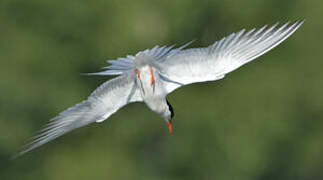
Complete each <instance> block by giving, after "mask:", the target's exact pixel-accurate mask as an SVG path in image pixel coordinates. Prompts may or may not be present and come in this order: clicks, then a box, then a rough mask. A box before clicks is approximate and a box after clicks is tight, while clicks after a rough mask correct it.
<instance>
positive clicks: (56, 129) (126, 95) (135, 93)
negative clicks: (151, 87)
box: [17, 75, 142, 156]
mask: <svg viewBox="0 0 323 180" xmlns="http://www.w3.org/2000/svg"><path fill="white" fill-rule="evenodd" d="M135 101H142V98H141V95H140V92H139V89H138V88H137V86H136V84H135V81H134V80H133V78H132V77H130V76H125V75H123V76H119V77H116V78H114V79H112V80H109V81H107V82H105V83H103V84H102V85H101V86H99V87H98V88H97V89H96V90H95V91H93V93H92V94H91V95H90V96H89V97H88V99H87V100H84V101H82V102H81V103H79V104H76V105H75V106H73V107H70V108H68V109H67V110H65V111H63V112H61V113H60V114H59V115H58V116H56V117H54V118H53V119H51V120H50V121H49V123H47V124H46V125H45V127H44V128H43V129H42V130H40V131H39V132H38V135H36V136H34V137H33V138H31V139H30V141H29V143H28V144H26V145H25V146H24V147H23V150H22V151H20V152H19V153H18V154H17V156H20V155H23V154H24V153H26V152H28V151H31V150H33V149H35V148H37V147H39V146H41V145H43V144H45V143H47V142H49V141H51V140H54V139H56V138H57V137H59V136H62V135H63V134H65V133H67V132H70V131H72V130H74V129H76V128H79V127H82V126H85V125H87V124H90V123H93V122H102V121H104V120H105V119H106V118H108V117H109V116H111V115H112V114H113V113H115V112H116V111H117V110H118V109H119V108H121V107H123V106H124V105H126V104H128V103H131V102H135Z"/></svg>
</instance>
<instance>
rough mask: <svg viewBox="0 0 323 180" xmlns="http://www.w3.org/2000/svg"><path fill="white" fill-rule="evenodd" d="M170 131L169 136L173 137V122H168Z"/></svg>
mask: <svg viewBox="0 0 323 180" xmlns="http://www.w3.org/2000/svg"><path fill="white" fill-rule="evenodd" d="M168 129H169V134H170V135H173V127H172V120H168Z"/></svg>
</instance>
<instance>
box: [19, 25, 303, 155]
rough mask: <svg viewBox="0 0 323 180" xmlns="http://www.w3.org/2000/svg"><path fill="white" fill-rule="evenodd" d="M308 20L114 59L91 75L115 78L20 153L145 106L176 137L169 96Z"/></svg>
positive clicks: (220, 72) (217, 74)
mask: <svg viewBox="0 0 323 180" xmlns="http://www.w3.org/2000/svg"><path fill="white" fill-rule="evenodd" d="M303 22H304V20H300V21H296V22H294V23H290V22H287V23H285V24H283V25H280V26H279V23H276V24H274V25H272V26H270V27H268V26H267V25H265V26H263V27H262V28H260V29H258V30H256V29H251V30H249V31H246V30H245V29H243V30H241V31H239V32H237V33H232V34H230V35H229V36H227V37H224V38H222V39H220V40H219V41H216V42H215V43H213V44H211V45H210V46H208V47H204V48H191V49H184V48H185V47H187V46H188V45H189V44H190V43H187V44H185V45H183V46H181V47H179V48H174V46H169V47H167V46H162V47H160V46H155V47H153V48H152V49H147V50H144V51H140V52H138V53H137V54H136V55H134V56H132V55H128V56H126V57H124V58H117V59H116V60H108V61H107V62H108V63H110V64H111V65H110V66H108V67H105V68H104V69H106V70H104V71H103V72H97V73H88V75H104V76H105V75H114V76H115V75H117V77H116V78H114V79H111V80H108V81H107V82H105V83H103V84H102V85H100V86H99V87H98V88H97V89H96V90H94V92H92V94H91V95H90V96H89V97H88V98H87V99H86V100H84V101H82V102H81V103H79V104H76V105H75V106H73V107H70V108H68V109H67V110H65V111H63V112H61V113H60V114H59V115H58V116H56V117H54V118H53V119H51V120H50V121H49V122H48V123H47V124H46V125H45V127H44V128H43V129H42V130H41V131H40V132H39V133H38V135H36V136H35V137H33V138H32V139H31V140H30V141H29V143H27V144H26V145H25V146H24V148H23V149H22V150H21V151H20V152H19V153H18V154H17V156H20V155H22V154H24V153H26V152H28V151H30V150H32V149H35V148H37V147H39V146H41V145H43V144H45V143H47V142H49V141H51V140H53V139H55V138H57V137H59V136H62V135H63V134H65V133H67V132H70V131H72V130H74V129H76V128H79V127H82V126H85V125H88V124H90V123H93V122H102V121H104V120H106V119H107V118H108V117H110V116H111V115H112V114H113V113H115V112H117V111H118V109H120V108H121V107H123V106H125V105H127V104H129V103H132V102H144V103H145V104H146V105H147V106H148V107H149V108H150V109H151V110H152V111H154V112H155V113H157V114H158V115H160V116H161V117H162V118H163V119H164V120H165V121H166V122H167V123H168V127H169V132H170V133H172V131H173V129H172V118H173V117H174V110H173V108H172V106H171V105H170V103H169V102H168V101H167V98H166V97H167V95H168V94H169V93H171V92H172V91H174V90H175V89H177V88H179V87H181V86H183V85H187V84H191V83H197V82H205V81H216V80H219V79H222V78H223V77H224V76H225V75H226V74H227V73H229V72H231V71H233V70H235V69H237V68H239V67H240V66H242V65H244V64H246V63H248V62H250V61H252V60H254V59H256V58H257V57H259V56H261V55H263V54H264V53H266V52H268V51H269V50H271V49H272V48H274V47H276V46H277V45H278V44H280V43H281V42H282V41H284V40H285V39H286V38H288V37H289V36H290V35H292V34H293V33H294V32H295V31H296V30H297V29H298V28H299V27H300V26H301V25H302V24H303Z"/></svg>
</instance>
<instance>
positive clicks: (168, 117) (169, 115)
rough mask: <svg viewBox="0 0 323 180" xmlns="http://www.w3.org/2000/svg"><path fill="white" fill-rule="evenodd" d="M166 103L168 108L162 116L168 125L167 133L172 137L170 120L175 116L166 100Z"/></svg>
mask: <svg viewBox="0 0 323 180" xmlns="http://www.w3.org/2000/svg"><path fill="white" fill-rule="evenodd" d="M166 102H167V106H168V107H167V110H166V112H165V114H164V119H165V120H166V122H167V123H168V128H169V133H170V134H171V135H172V134H173V127H172V120H173V117H174V115H175V114H174V109H173V107H172V105H171V104H170V103H169V102H168V100H167V99H166Z"/></svg>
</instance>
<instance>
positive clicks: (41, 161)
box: [0, 0, 323, 180]
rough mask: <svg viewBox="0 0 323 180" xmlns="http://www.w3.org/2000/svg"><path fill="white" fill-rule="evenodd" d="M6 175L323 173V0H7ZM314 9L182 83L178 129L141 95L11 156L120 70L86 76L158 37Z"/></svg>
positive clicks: (167, 40)
mask: <svg viewBox="0 0 323 180" xmlns="http://www.w3.org/2000/svg"><path fill="white" fill-rule="evenodd" d="M0 5H1V6H0V132H1V133H0V179H1V180H7V179H13V180H17V179H28V180H36V179H49V180H52V179H53V180H54V179H55V180H56V179H79V180H83V179H152V180H161V179H170V180H177V179H239V180H250V179H259V180H272V179H282V180H283V179H284V180H286V179H293V180H294V179H306V180H308V179H313V180H314V179H323V121H322V120H323V111H322V110H323V96H322V91H323V81H322V78H323V71H322V67H323V60H322V42H323V36H322V31H323V21H322V9H323V1H321V0H311V1H306V0H284V1H282V0H271V1H263V0H259V1H256V0H244V1H233V0H215V1H211V0H209V1H206V0H200V1H188V0H173V1H151V0H145V1H133V0H120V1H119V0H111V1H108V0H96V1H89V0H70V1H65V0H56V1H54V0H52V1H49V0H47V1H45V0H28V1H27V0H1V1H0ZM303 18H305V19H306V22H305V24H304V25H303V26H302V27H301V28H300V29H299V30H298V31H297V32H296V33H295V34H294V35H292V36H291V37H290V38H289V39H288V40H286V41H285V42H284V43H282V44H281V45H280V46H279V47H277V48H275V49H274V50H272V51H270V52H269V53H267V54H265V55H264V56H262V57H260V58H259V59H258V60H257V61H254V62H252V63H250V64H247V65H246V66H243V67H242V68H240V69H238V70H236V71H234V72H233V73H231V74H229V75H228V76H226V78H224V79H222V80H220V81H217V82H211V83H204V84H203V83H201V84H193V85H190V86H186V87H183V88H180V89H178V90H176V91H175V92H173V93H172V94H171V95H170V96H169V101H170V102H171V104H172V105H173V107H174V108H175V114H176V115H175V119H174V128H175V129H174V136H170V135H169V134H168V128H167V125H166V123H165V122H164V120H163V119H161V118H160V117H159V116H158V115H156V114H154V113H153V112H151V111H150V110H148V108H147V107H146V106H145V105H144V104H143V103H134V104H131V105H128V106H127V107H126V108H123V109H121V110H120V111H119V112H118V113H116V114H114V115H113V116H111V117H110V118H109V119H108V120H106V121H105V122H104V123H101V124H96V123H94V124H91V125H89V126H87V127H83V128H80V129H77V130H75V131H73V132H71V133H69V134H67V135H65V136H63V137H61V138H58V139H57V140H55V141H52V142H50V143H48V144H46V145H44V146H42V147H41V148H38V149H36V150H34V151H32V152H30V153H28V154H26V155H24V156H22V157H21V158H18V159H16V160H14V161H10V160H9V158H10V156H12V155H13V154H14V153H15V152H17V151H18V150H19V148H20V147H21V145H22V144H23V143H24V142H25V141H26V140H27V139H28V138H30V137H31V136H32V135H33V134H34V133H35V132H36V131H37V130H39V129H40V128H41V127H42V125H44V124H45V123H46V122H47V121H48V120H49V119H50V118H52V117H54V116H56V115H57V114H58V113H59V112H60V111H62V110H64V109H66V108H67V107H69V106H72V105H74V104H75V103H78V102H80V101H81V100H83V99H85V98H86V97H87V96H88V95H89V94H90V93H91V91H92V90H94V89H95V88H96V87H97V86H98V85H100V84H101V83H103V82H104V81H106V80H108V79H110V78H112V77H108V76H106V77H102V76H101V77H93V76H92V77H88V76H81V75H80V73H83V72H96V71H99V70H100V68H101V67H102V66H106V65H107V64H106V63H105V60H107V59H115V58H117V57H123V56H125V55H127V54H135V53H136V52H138V51H140V50H144V49H146V48H151V47H153V46H154V45H157V44H159V45H172V44H175V43H176V44H177V45H182V44H184V43H186V42H188V41H190V40H192V39H196V41H195V42H194V43H193V44H192V45H190V47H200V46H207V45H209V44H211V43H213V42H214V41H216V40H218V39H219V38H221V37H223V36H226V35H228V34H230V33H232V32H236V31H239V30H240V29H242V28H247V29H251V28H253V27H258V28H259V27H261V26H263V25H264V24H273V23H275V22H277V21H280V22H286V21H288V20H292V21H294V20H298V19H303Z"/></svg>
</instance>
